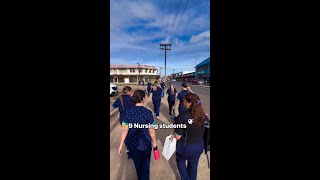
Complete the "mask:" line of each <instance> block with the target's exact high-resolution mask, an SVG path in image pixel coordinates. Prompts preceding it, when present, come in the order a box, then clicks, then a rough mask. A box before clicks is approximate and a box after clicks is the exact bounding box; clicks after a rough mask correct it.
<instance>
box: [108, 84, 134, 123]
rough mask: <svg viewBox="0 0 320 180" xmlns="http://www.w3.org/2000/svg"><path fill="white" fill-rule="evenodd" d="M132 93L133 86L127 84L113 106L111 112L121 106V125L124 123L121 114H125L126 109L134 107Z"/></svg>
mask: <svg viewBox="0 0 320 180" xmlns="http://www.w3.org/2000/svg"><path fill="white" fill-rule="evenodd" d="M131 95H132V91H131V87H130V86H125V87H124V88H123V89H122V91H121V95H120V97H119V98H118V99H117V100H116V101H115V102H114V103H113V104H112V106H111V109H110V112H111V111H113V110H114V109H116V108H119V112H120V118H119V120H120V125H121V124H122V122H121V116H122V115H123V113H124V111H125V110H127V109H130V108H132V107H134V103H133V102H132V101H131Z"/></svg>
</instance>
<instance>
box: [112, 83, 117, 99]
mask: <svg viewBox="0 0 320 180" xmlns="http://www.w3.org/2000/svg"><path fill="white" fill-rule="evenodd" d="M116 94H118V86H117V85H115V84H113V83H110V96H111V95H116Z"/></svg>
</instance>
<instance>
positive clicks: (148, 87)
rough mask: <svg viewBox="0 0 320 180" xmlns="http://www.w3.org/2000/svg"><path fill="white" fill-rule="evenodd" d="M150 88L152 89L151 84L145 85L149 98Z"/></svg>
mask: <svg viewBox="0 0 320 180" xmlns="http://www.w3.org/2000/svg"><path fill="white" fill-rule="evenodd" d="M151 88H152V83H151V82H150V81H149V82H148V84H147V91H148V97H150V91H151Z"/></svg>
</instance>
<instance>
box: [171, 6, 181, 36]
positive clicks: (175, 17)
mask: <svg viewBox="0 0 320 180" xmlns="http://www.w3.org/2000/svg"><path fill="white" fill-rule="evenodd" d="M180 4H181V0H180V1H179V5H178V9H177V12H176V15H175V17H174V21H173V25H172V29H171V31H170V33H169V34H170V36H169V37H171V35H172V32H173V29H174V25H175V22H176V18H177V15H178V12H179V9H180Z"/></svg>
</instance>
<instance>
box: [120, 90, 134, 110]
mask: <svg viewBox="0 0 320 180" xmlns="http://www.w3.org/2000/svg"><path fill="white" fill-rule="evenodd" d="M131 89H132V88H131V87H130V86H125V87H124V88H123V89H122V91H121V96H120V102H121V105H122V108H123V109H124V106H123V95H125V94H127V93H128V92H130V91H131Z"/></svg>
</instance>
